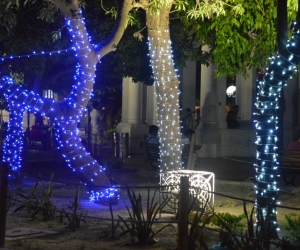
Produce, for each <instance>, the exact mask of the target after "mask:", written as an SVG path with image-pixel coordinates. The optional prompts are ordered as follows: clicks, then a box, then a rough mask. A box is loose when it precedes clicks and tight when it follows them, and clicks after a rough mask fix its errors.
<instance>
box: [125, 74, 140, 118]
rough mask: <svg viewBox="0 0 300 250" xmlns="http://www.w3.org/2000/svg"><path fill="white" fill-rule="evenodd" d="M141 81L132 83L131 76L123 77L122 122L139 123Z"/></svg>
mask: <svg viewBox="0 0 300 250" xmlns="http://www.w3.org/2000/svg"><path fill="white" fill-rule="evenodd" d="M142 90H143V86H142V83H140V82H139V83H134V82H133V81H132V78H131V77H126V78H123V94H122V122H123V123H128V124H141V118H142V108H141V105H140V104H141V102H142Z"/></svg>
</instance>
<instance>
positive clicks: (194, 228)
mask: <svg viewBox="0 0 300 250" xmlns="http://www.w3.org/2000/svg"><path fill="white" fill-rule="evenodd" d="M197 200H198V198H197V197H195V198H194V199H193V201H192V204H191V206H190V208H189V223H190V224H191V226H190V230H189V236H188V245H189V246H188V250H195V249H200V250H202V249H203V250H207V249H208V247H207V245H206V242H205V239H204V234H203V231H202V229H203V228H205V227H206V226H207V225H208V224H209V223H210V221H211V219H212V218H213V214H210V213H205V211H206V208H207V205H208V202H207V201H206V202H205V204H204V207H203V209H202V211H201V212H199V211H197V212H196V213H194V212H192V209H193V207H194V205H195V203H196V202H197Z"/></svg>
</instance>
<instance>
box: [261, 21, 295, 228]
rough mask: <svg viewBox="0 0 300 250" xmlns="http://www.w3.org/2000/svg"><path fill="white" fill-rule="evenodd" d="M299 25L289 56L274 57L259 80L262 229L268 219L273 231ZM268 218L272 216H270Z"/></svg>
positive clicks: (290, 43) (289, 44)
mask: <svg viewBox="0 0 300 250" xmlns="http://www.w3.org/2000/svg"><path fill="white" fill-rule="evenodd" d="M297 32H299V26H298V24H295V25H294V27H293V37H292V38H291V39H290V41H289V42H288V43H287V46H286V48H287V49H286V52H287V54H288V55H287V56H283V55H280V54H278V55H277V56H276V57H273V58H272V60H271V62H270V65H269V68H267V70H266V74H265V76H264V77H263V79H260V80H259V92H258V97H257V104H256V106H257V109H258V111H257V114H256V115H257V124H256V128H257V141H256V143H257V167H256V172H257V176H256V179H257V186H256V189H257V191H256V193H257V209H258V212H257V215H258V226H260V223H262V218H260V216H263V218H264V219H267V220H268V221H269V227H270V228H269V229H270V230H271V227H273V226H274V225H276V223H277V222H276V205H275V203H276V196H277V194H278V188H277V180H276V176H277V175H278V171H279V170H278V167H279V165H278V164H279V163H278V159H277V151H278V147H277V135H276V134H277V131H276V130H277V129H278V116H277V114H278V112H277V109H278V108H279V107H278V105H279V103H278V101H279V95H280V93H281V90H282V88H283V87H284V84H285V83H286V81H287V79H288V78H289V77H290V76H291V75H292V73H293V72H294V71H295V70H296V68H297V65H298V63H299V59H300V58H299V56H300V36H299V34H298V33H297ZM267 215H268V216H267Z"/></svg>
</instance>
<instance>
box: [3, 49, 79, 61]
mask: <svg viewBox="0 0 300 250" xmlns="http://www.w3.org/2000/svg"><path fill="white" fill-rule="evenodd" d="M73 50H74V48H70V49H61V50H54V51H49V52H44V51H41V52H38V53H36V52H35V51H33V52H32V54H27V55H19V56H3V57H0V60H1V61H2V62H4V61H5V60H12V59H20V58H30V57H32V56H40V55H43V56H44V55H50V56H52V54H60V53H63V52H69V51H73Z"/></svg>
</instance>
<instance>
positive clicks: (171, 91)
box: [135, 0, 241, 171]
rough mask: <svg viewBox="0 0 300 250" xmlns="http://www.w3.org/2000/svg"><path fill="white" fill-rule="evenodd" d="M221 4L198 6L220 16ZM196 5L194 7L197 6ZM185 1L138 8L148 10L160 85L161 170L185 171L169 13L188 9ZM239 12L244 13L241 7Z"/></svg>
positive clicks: (146, 2)
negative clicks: (182, 159)
mask: <svg viewBox="0 0 300 250" xmlns="http://www.w3.org/2000/svg"><path fill="white" fill-rule="evenodd" d="M216 2H217V3H218V4H219V5H220V6H219V5H218V8H215V5H211V3H210V2H208V1H204V2H201V6H198V4H196V5H197V6H198V7H195V8H196V9H197V10H195V9H194V11H197V13H201V15H203V16H209V15H211V14H214V13H217V14H220V13H222V11H223V8H224V6H223V5H222V3H223V1H219V0H218V1H216ZM194 5H195V4H193V5H192V6H194ZM185 6H186V2H185V1H173V0H160V1H159V0H140V1H137V2H136V4H135V7H138V8H142V9H144V10H145V11H146V25H147V29H148V42H149V53H150V64H151V66H152V72H153V75H154V85H155V86H156V97H157V107H158V108H157V111H158V122H159V127H160V131H159V137H160V156H161V165H160V167H161V169H162V170H163V171H167V170H180V169H181V167H182V166H181V134H180V121H179V108H178V107H179V98H178V95H179V91H178V85H179V81H178V76H177V73H176V70H175V67H174V62H173V54H172V47H171V39H170V31H169V30H170V25H169V14H170V12H171V11H172V10H175V11H178V10H186V7H185ZM172 8H173V9H172ZM237 11H241V10H240V9H239V8H238V9H237Z"/></svg>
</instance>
